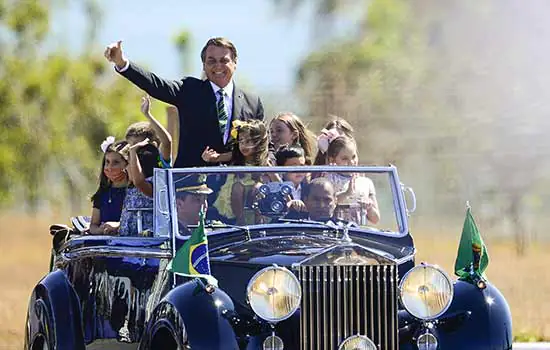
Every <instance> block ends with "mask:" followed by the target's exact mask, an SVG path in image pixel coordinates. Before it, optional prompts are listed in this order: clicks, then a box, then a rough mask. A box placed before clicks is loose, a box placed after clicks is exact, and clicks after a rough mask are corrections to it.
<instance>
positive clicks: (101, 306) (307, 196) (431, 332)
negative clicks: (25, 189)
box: [25, 166, 512, 350]
mask: <svg viewBox="0 0 550 350" xmlns="http://www.w3.org/2000/svg"><path fill="white" fill-rule="evenodd" d="M296 173H300V174H303V175H305V176H303V177H304V178H307V179H310V178H315V179H314V180H308V181H305V182H303V183H299V184H296V183H293V182H292V181H285V179H288V178H292V177H291V176H286V175H288V174H296ZM351 173H353V175H350V174H351ZM193 176H195V177H196V179H197V180H195V181H204V183H203V182H201V183H199V184H194V185H193V184H191V185H189V184H187V185H186V186H187V187H181V184H182V183H185V182H186V179H189V178H190V177H193ZM351 177H353V179H354V186H355V188H354V191H355V192H356V193H357V194H358V198H359V197H362V198H363V199H364V202H361V201H360V200H359V201H355V202H349V203H347V204H346V202H345V201H341V200H340V196H341V195H343V194H344V193H347V192H346V191H347V189H346V188H344V189H343V190H342V186H341V185H342V184H344V185H345V184H346V181H348V182H347V184H348V186H349V183H350V182H349V181H351V180H349V179H350V178H351ZM294 178H295V177H294ZM318 179H322V180H318ZM327 179H328V181H327ZM346 179H348V180H346ZM314 182H315V183H316V184H317V185H318V186H317V187H318V188H323V189H325V190H326V191H325V192H323V193H321V194H319V193H317V194H314V192H315V191H314V186H313V185H312V184H313V183H314ZM327 182H328V185H327ZM154 188H155V198H154V207H153V208H150V209H144V210H145V211H147V210H152V211H153V215H154V227H153V229H152V230H144V231H142V232H137V233H136V235H135V236H130V237H121V236H98V235H89V234H86V231H85V225H82V226H84V227H80V225H76V226H77V227H68V226H62V225H54V226H52V229H51V232H52V234H53V249H52V261H51V269H50V272H49V273H48V274H47V275H46V276H45V277H44V278H43V279H42V280H41V281H40V282H38V284H37V285H36V287H35V288H34V289H33V291H32V294H31V297H30V301H29V307H28V313H27V322H26V332H25V348H26V349H60V350H64V349H70V350H74V349H199V350H208V349H220V350H222V349H223V350H230V349H243V350H244V349H266V350H267V349H269V350H275V349H279V350H280V349H301V350H321V349H327V350H336V349H342V350H344V349H346V350H350V349H354V350H355V349H369V350H372V349H480V350H481V349H484V350H485V349H511V348H512V331H511V330H512V324H511V315H510V311H509V307H508V305H507V303H506V300H505V299H504V298H503V296H502V295H501V293H500V292H499V291H498V290H497V289H496V288H495V287H494V286H493V285H492V284H491V283H490V282H489V281H487V280H485V279H478V280H476V281H474V282H472V281H463V280H452V279H451V278H450V277H449V275H448V274H447V273H446V272H444V271H442V270H441V268H439V267H438V266H436V265H430V264H427V263H422V264H415V253H416V250H415V246H414V241H413V237H412V236H411V233H410V231H409V226H408V215H409V212H410V211H411V212H412V211H413V210H414V208H413V207H414V206H415V199H414V193H413V192H412V190H410V189H408V188H406V187H404V186H403V185H402V183H401V182H400V180H399V177H398V173H397V169H396V168H395V167H393V166H389V167H354V168H348V167H325V168H320V167H265V168H262V167H253V168H250V167H238V168H237V167H218V168H213V167H212V168H194V169H156V170H155V175H154ZM182 188H183V190H182ZM196 188H202V189H204V188H207V189H208V190H207V191H203V192H200V191H199V192H200V193H203V194H208V209H207V210H206V207H205V206H203V208H202V212H201V213H199V215H200V217H201V219H200V220H199V222H194V223H187V224H186V223H183V222H182V215H183V214H182V210H183V209H182V207H181V205H180V204H181V202H180V201H179V200H180V199H181V198H180V197H179V196H180V195H181V192H182V191H187V190H190V189H196ZM355 192H354V193H355ZM327 193H328V195H327ZM323 194H324V196H323ZM327 196H328V197H327ZM331 196H334V197H336V196H338V200H335V199H334V198H330V197H331ZM406 198H407V200H406ZM359 199H360V198H359ZM357 203H359V204H357ZM407 203H409V204H410V206H409V207H410V208H409V207H408V205H407ZM302 204H303V205H302ZM373 208H374V210H376V213H375V212H373V211H372V210H373ZM205 210H206V213H205ZM323 214H325V215H323ZM140 215H141V214H140ZM143 215H145V214H143ZM204 216H206V220H205V221H203V220H202V218H204ZM138 217H139V215H138ZM197 224H198V225H197ZM199 229H200V230H203V231H204V232H206V237H207V240H208V245H207V248H206V249H204V250H203V251H200V250H199V249H198V248H197V247H199V245H196V246H193V245H187V247H188V248H189V247H191V249H195V248H197V249H195V250H192V251H193V252H200V254H198V253H197V254H194V253H193V254H190V255H189V256H190V259H191V260H190V265H189V266H188V267H189V269H188V270H189V271H190V272H192V273H188V274H180V273H177V272H176V269H175V268H174V264H175V263H174V261H175V257H176V256H178V254H179V253H180V251H181V250H182V247H185V246H186V244H185V243H186V242H189V241H190V240H191V239H192V237H194V235H195V233H196V232H198V231H199ZM434 239H436V238H435V237H434ZM195 255H197V256H195ZM199 255H200V256H199ZM449 259H454V256H449ZM195 263H196V264H195ZM204 267H206V269H207V272H206V273H207V274H209V275H210V276H212V278H209V277H210V276H207V275H205V274H204V273H203V274H200V275H196V276H195V275H193V273H201V271H200V270H201V269H202V268H204ZM195 270H196V271H195Z"/></svg>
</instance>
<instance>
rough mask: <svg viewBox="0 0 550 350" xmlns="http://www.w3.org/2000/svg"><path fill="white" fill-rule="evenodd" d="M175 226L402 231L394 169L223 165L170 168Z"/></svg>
mask: <svg viewBox="0 0 550 350" xmlns="http://www.w3.org/2000/svg"><path fill="white" fill-rule="evenodd" d="M169 173H170V177H169V180H168V181H169V183H170V187H171V189H170V191H169V192H170V194H171V197H172V200H170V204H171V208H170V212H171V213H170V214H171V217H172V222H173V223H172V228H173V229H177V231H178V234H180V235H188V234H190V232H191V231H192V229H193V227H195V226H196V225H197V224H198V222H199V220H200V217H201V212H202V213H204V217H205V221H206V224H207V225H211V226H213V229H216V227H223V226H224V225H238V226H249V225H257V224H270V223H281V222H288V221H296V220H301V221H308V222H311V221H313V222H322V223H334V224H336V225H347V226H350V227H356V228H365V229H369V230H377V231H381V232H386V233H391V232H393V233H396V234H397V233H399V232H400V231H401V232H403V227H402V225H400V222H402V221H403V220H400V218H402V215H403V213H402V210H400V206H399V203H400V200H399V198H398V194H397V193H395V192H397V191H396V190H395V189H396V188H399V191H400V187H399V186H397V184H399V182H398V180H397V173H396V171H395V168H392V167H377V168H374V167H354V168H351V167H332V166H325V167H311V166H298V167H262V168H260V167H221V168H214V167H211V168H200V169H199V168H197V169H172V170H169Z"/></svg>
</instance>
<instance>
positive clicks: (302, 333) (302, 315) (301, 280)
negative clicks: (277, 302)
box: [298, 266, 309, 350]
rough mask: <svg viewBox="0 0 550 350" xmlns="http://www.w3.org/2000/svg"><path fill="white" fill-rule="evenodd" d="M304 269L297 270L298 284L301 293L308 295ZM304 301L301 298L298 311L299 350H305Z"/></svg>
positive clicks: (301, 267)
mask: <svg viewBox="0 0 550 350" xmlns="http://www.w3.org/2000/svg"><path fill="white" fill-rule="evenodd" d="M304 269H305V266H300V268H299V269H298V271H299V273H298V274H299V276H300V284H301V285H302V293H303V295H306V296H307V295H308V293H309V291H308V290H307V289H306V282H305V278H304V277H305V273H304ZM306 303H307V301H306V299H305V298H303V297H302V309H301V310H300V311H301V312H300V324H301V326H302V329H301V334H300V338H301V342H300V348H301V349H302V350H307V347H306V346H307V343H306V342H307V340H306V339H307V334H306V333H307V332H306V329H307V317H305V316H304V314H305V312H306Z"/></svg>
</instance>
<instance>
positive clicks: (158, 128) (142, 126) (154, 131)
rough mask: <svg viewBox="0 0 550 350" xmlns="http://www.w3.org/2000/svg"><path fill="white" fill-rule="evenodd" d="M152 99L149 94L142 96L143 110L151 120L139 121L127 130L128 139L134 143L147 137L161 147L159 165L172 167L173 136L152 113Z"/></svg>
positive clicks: (130, 142)
mask: <svg viewBox="0 0 550 350" xmlns="http://www.w3.org/2000/svg"><path fill="white" fill-rule="evenodd" d="M150 108H151V99H150V97H149V96H148V95H145V96H144V97H142V98H141V112H142V113H143V115H144V116H145V117H146V118H147V119H149V122H137V123H134V124H132V125H130V126H129V127H128V129H127V130H126V137H125V138H126V141H128V143H129V144H130V145H134V144H136V143H138V142H141V141H143V140H145V139H149V140H150V143H151V144H153V145H155V146H156V147H158V148H159V154H160V155H159V159H158V167H161V168H170V167H171V159H172V137H171V135H170V133H169V132H168V131H167V130H166V129H165V128H164V127H163V126H162V124H160V123H159V122H158V120H156V119H155V117H153V115H152V114H151V110H150Z"/></svg>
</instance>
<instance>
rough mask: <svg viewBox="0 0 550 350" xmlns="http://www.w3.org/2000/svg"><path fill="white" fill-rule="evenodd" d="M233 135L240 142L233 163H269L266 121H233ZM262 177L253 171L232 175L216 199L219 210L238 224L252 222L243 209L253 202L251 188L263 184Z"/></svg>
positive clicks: (235, 149) (216, 206) (234, 153)
mask: <svg viewBox="0 0 550 350" xmlns="http://www.w3.org/2000/svg"><path fill="white" fill-rule="evenodd" d="M231 134H232V137H234V138H235V139H236V141H237V145H236V146H235V147H233V153H232V156H231V164H232V165H247V166H267V165H268V163H267V156H268V153H267V147H268V135H267V129H266V127H265V124H264V123H263V122H261V121H259V120H250V121H247V122H242V121H234V122H233V129H232V131H231ZM261 177H262V176H252V175H251V174H246V175H244V177H243V176H242V175H241V176H236V175H234V174H230V175H229V176H228V177H227V181H226V182H225V184H224V185H223V186H222V187H221V189H220V192H219V195H218V198H217V200H216V201H215V202H214V207H215V208H216V209H217V210H218V213H219V214H220V215H222V216H224V217H225V218H227V219H229V221H234V222H235V223H236V224H244V223H245V222H249V221H247V218H245V212H244V208H245V206H247V205H248V204H250V197H251V193H252V192H251V189H253V188H255V187H256V186H257V185H258V184H259V183H260V181H261V180H262V179H261ZM248 219H250V218H248ZM250 220H251V219H250Z"/></svg>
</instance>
